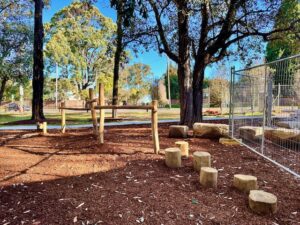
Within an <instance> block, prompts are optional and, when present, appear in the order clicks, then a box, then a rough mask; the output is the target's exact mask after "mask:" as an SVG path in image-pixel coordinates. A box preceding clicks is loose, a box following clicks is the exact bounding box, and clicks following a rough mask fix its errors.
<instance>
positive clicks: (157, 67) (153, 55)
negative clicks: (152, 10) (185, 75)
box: [43, 0, 167, 78]
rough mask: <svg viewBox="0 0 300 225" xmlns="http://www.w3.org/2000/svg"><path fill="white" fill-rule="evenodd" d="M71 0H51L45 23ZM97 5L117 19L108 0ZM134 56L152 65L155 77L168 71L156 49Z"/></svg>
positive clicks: (164, 60)
mask: <svg viewBox="0 0 300 225" xmlns="http://www.w3.org/2000/svg"><path fill="white" fill-rule="evenodd" d="M71 2H73V0H51V5H50V7H49V8H46V9H45V10H44V18H43V20H44V23H46V22H49V21H50V19H51V18H52V16H53V15H54V14H55V13H56V12H58V11H59V10H61V9H62V8H63V7H65V6H68V5H69V4H70V3H71ZM96 5H97V7H98V8H99V10H100V12H101V13H102V14H103V15H105V16H107V17H110V18H112V19H113V21H116V13H115V10H114V9H112V8H110V5H109V1H108V0H99V1H98V2H97V3H96ZM132 56H133V58H132V61H131V64H132V63H144V64H148V65H150V66H151V69H152V72H153V74H154V77H155V78H159V77H161V75H162V74H163V73H165V71H166V68H167V59H166V56H164V55H162V56H160V55H159V54H158V53H157V52H155V51H150V52H144V53H140V54H138V57H135V56H134V55H133V54H132Z"/></svg>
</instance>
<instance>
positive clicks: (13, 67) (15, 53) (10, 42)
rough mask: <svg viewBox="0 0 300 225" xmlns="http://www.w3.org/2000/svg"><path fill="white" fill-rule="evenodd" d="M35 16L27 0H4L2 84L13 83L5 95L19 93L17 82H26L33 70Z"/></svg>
mask: <svg viewBox="0 0 300 225" xmlns="http://www.w3.org/2000/svg"><path fill="white" fill-rule="evenodd" d="M31 16H32V12H31V4H29V3H28V2H27V1H22V0H20V1H7V0H0V82H1V83H0V86H2V84H3V86H2V87H4V90H5V88H6V86H7V85H8V86H9V88H8V89H7V88H6V90H5V92H4V98H10V96H11V95H12V94H14V93H15V91H14V88H13V86H14V85H17V84H18V83H23V84H25V83H26V82H27V81H28V79H29V77H30V76H31V73H32V40H33V31H32V30H33V29H32V18H31ZM17 86H18V85H17ZM15 89H17V87H16V88H15ZM2 91H3V90H0V102H1V100H2V97H3V96H2V95H1V93H2Z"/></svg>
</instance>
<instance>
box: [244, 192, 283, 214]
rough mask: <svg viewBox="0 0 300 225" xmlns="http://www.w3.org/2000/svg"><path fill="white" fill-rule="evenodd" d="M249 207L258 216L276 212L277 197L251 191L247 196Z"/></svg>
mask: <svg viewBox="0 0 300 225" xmlns="http://www.w3.org/2000/svg"><path fill="white" fill-rule="evenodd" d="M249 207H250V209H251V210H252V211H253V212H255V213H258V214H270V213H275V212H276V211H277V197H276V196H275V195H273V194H271V193H268V192H265V191H262V190H252V191H250V194H249Z"/></svg>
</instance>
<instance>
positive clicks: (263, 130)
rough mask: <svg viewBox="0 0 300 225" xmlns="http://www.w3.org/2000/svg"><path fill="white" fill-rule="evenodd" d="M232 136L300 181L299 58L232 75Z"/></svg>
mask: <svg viewBox="0 0 300 225" xmlns="http://www.w3.org/2000/svg"><path fill="white" fill-rule="evenodd" d="M230 91H231V95H230V116H229V118H230V133H231V136H232V138H234V139H236V140H239V141H240V142H241V143H242V144H244V145H246V146H247V147H248V148H250V149H251V150H253V151H255V152H256V153H258V154H260V155H262V156H263V157H265V158H266V159H268V160H270V161H272V162H274V163H275V164H277V165H279V166H281V167H282V168H284V169H285V170H287V171H289V172H290V173H292V174H294V175H296V176H298V177H300V54H298V55H295V56H292V57H288V58H285V59H280V60H277V61H274V62H270V63H266V64H262V65H258V66H254V67H250V68H245V69H242V70H235V69H234V68H232V71H231V90H230Z"/></svg>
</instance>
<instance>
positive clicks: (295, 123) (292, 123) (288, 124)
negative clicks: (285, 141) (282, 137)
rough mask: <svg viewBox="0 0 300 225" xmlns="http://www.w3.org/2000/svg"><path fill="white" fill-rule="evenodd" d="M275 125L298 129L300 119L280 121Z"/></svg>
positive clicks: (299, 127)
mask: <svg viewBox="0 0 300 225" xmlns="http://www.w3.org/2000/svg"><path fill="white" fill-rule="evenodd" d="M276 125H277V126H278V127H282V128H287V129H300V121H280V122H277V123H276Z"/></svg>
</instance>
